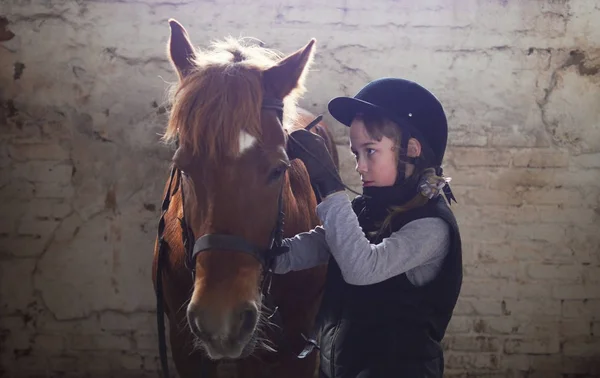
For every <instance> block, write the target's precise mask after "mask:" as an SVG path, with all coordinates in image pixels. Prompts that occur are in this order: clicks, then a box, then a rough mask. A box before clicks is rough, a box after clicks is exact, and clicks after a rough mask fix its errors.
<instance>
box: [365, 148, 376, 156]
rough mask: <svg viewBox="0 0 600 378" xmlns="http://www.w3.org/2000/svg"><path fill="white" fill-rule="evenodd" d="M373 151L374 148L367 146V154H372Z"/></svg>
mask: <svg viewBox="0 0 600 378" xmlns="http://www.w3.org/2000/svg"><path fill="white" fill-rule="evenodd" d="M374 153H375V150H374V149H372V148H367V154H368V155H373V154H374Z"/></svg>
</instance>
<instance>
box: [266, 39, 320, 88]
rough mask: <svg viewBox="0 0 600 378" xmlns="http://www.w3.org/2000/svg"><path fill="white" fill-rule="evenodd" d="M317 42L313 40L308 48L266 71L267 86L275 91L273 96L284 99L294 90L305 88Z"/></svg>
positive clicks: (289, 56)
mask: <svg viewBox="0 0 600 378" xmlns="http://www.w3.org/2000/svg"><path fill="white" fill-rule="evenodd" d="M315 42H316V39H314V38H312V39H311V40H310V42H308V44H307V45H306V46H304V47H303V48H301V49H300V50H298V51H296V52H295V53H293V54H291V55H288V56H287V57H285V58H284V59H282V60H281V61H280V62H279V63H277V65H275V66H273V67H271V68H269V69H268V70H266V71H265V73H264V78H265V86H266V87H267V88H268V89H269V90H271V91H273V95H275V96H277V97H280V98H283V97H285V96H287V95H288V94H289V93H290V92H291V91H293V90H294V89H296V88H301V87H303V85H304V78H305V76H306V72H307V71H308V68H309V67H310V65H311V63H312V60H313V57H314V45H315Z"/></svg>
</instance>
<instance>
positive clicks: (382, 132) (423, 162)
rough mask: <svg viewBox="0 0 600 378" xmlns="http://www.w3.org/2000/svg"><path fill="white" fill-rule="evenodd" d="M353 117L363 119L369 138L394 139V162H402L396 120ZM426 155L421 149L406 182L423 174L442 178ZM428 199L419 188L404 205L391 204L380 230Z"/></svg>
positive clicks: (433, 178) (399, 132) (379, 117)
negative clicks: (396, 217)
mask: <svg viewBox="0 0 600 378" xmlns="http://www.w3.org/2000/svg"><path fill="white" fill-rule="evenodd" d="M355 119H359V120H361V121H363V123H364V125H365V128H366V130H367V133H368V134H369V136H370V137H371V138H373V139H375V140H377V141H380V140H381V138H382V137H384V136H385V137H387V138H390V139H391V140H392V141H394V148H395V150H396V155H395V156H396V164H402V163H401V162H400V149H401V147H400V146H401V140H402V130H401V129H400V126H399V125H398V124H397V123H396V122H394V121H392V120H391V119H389V118H387V117H384V116H381V115H379V114H377V113H365V114H357V115H356V117H355ZM427 155H428V154H427V152H426V149H424V148H423V149H421V155H420V156H419V157H418V158H417V163H416V164H415V170H414V172H413V174H412V175H411V176H410V177H409V178H407V184H409V183H410V184H416V183H415V181H419V180H420V179H421V178H422V177H423V176H425V177H427V178H428V180H434V181H440V180H443V178H441V177H438V176H437V175H436V169H435V168H433V167H431V163H430V162H431V158H432V156H427ZM428 201H429V198H428V197H426V196H425V195H423V194H422V193H421V191H420V190H419V191H418V193H417V194H416V195H415V196H414V197H413V198H412V199H411V200H410V201H408V202H407V203H405V204H404V205H402V206H392V207H391V208H390V214H389V215H388V216H387V217H386V219H385V220H384V221H383V223H382V225H381V229H380V232H382V231H383V230H384V229H385V228H387V227H388V226H389V225H390V224H391V222H392V219H393V218H394V217H395V216H397V215H399V214H401V213H404V212H406V211H408V210H411V209H414V208H417V207H420V206H423V205H425V204H426V203H427V202H428Z"/></svg>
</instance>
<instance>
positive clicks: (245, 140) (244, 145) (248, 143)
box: [240, 131, 256, 155]
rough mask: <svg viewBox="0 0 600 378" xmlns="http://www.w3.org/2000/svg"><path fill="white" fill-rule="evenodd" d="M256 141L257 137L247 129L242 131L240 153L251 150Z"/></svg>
mask: <svg viewBox="0 0 600 378" xmlns="http://www.w3.org/2000/svg"><path fill="white" fill-rule="evenodd" d="M255 142H256V138H255V137H253V136H252V135H250V134H248V133H247V132H245V131H242V132H241V133H240V155H241V154H243V153H244V152H246V151H247V150H249V149H250V148H251V147H252V146H253V145H254V143H255Z"/></svg>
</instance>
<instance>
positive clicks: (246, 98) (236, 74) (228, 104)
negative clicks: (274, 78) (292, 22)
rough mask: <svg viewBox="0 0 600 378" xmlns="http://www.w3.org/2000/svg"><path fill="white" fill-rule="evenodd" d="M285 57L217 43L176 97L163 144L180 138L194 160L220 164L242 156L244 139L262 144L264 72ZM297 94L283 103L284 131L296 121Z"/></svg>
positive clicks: (241, 42)
mask: <svg viewBox="0 0 600 378" xmlns="http://www.w3.org/2000/svg"><path fill="white" fill-rule="evenodd" d="M279 59H281V55H280V54H279V53H277V52H275V51H274V50H270V49H266V48H264V47H260V46H257V45H247V44H246V43H245V40H243V39H240V40H236V39H232V38H227V39H225V40H221V41H215V42H213V43H212V44H211V47H210V49H208V50H207V51H204V52H200V53H199V54H198V58H197V61H196V63H195V64H196V67H197V69H196V70H194V71H193V72H192V73H190V74H189V75H188V76H187V77H186V78H184V79H183V80H182V81H181V82H180V83H179V86H178V87H177V89H176V90H175V91H174V92H172V96H171V102H172V104H173V106H172V109H171V117H170V120H169V124H168V127H167V131H166V133H165V136H164V139H165V140H167V141H170V140H173V139H175V138H179V143H180V144H181V145H185V146H188V147H190V148H191V149H192V151H193V153H194V154H195V155H201V156H203V157H204V158H208V159H211V161H212V160H219V159H221V158H224V157H233V156H237V155H238V154H239V153H240V138H241V136H242V135H243V134H242V132H245V133H246V134H247V135H250V136H252V137H253V138H256V140H257V141H259V142H260V141H261V136H262V127H261V124H260V111H261V103H262V99H263V95H264V93H263V83H262V72H263V71H265V70H266V69H268V68H270V67H272V66H273V65H274V64H276V63H277V62H278V61H279ZM299 94H300V93H292V94H290V95H289V96H287V97H286V98H285V99H284V104H285V107H284V126H285V127H287V125H291V124H292V123H293V120H294V119H295V118H296V117H297V110H296V99H297V96H298V95H299Z"/></svg>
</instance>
